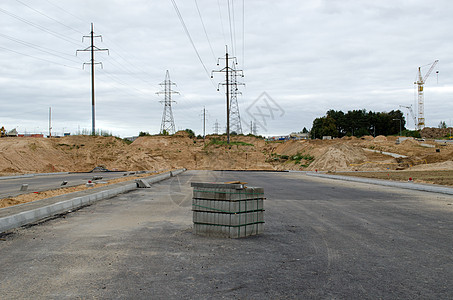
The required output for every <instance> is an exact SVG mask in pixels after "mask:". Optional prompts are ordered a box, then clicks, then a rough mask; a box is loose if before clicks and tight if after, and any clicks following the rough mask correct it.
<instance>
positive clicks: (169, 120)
mask: <svg viewBox="0 0 453 300" xmlns="http://www.w3.org/2000/svg"><path fill="white" fill-rule="evenodd" d="M159 85H161V86H163V87H164V90H163V91H160V92H157V93H156V94H164V100H163V101H160V103H163V104H164V113H163V114H162V123H161V126H160V134H165V133H168V134H174V133H175V121H174V119H173V112H172V110H171V103H172V102H175V101H173V100H171V95H172V94H179V93H178V92H176V91H173V90H172V89H171V86H172V85H176V83H174V82H172V81H171V80H170V73H169V72H168V70H167V73H166V74H165V80H164V81H163V82H161V83H159Z"/></svg>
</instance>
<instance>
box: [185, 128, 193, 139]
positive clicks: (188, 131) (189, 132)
mask: <svg viewBox="0 0 453 300" xmlns="http://www.w3.org/2000/svg"><path fill="white" fill-rule="evenodd" d="M185 132H187V133H188V134H189V137H190V138H191V139H193V138H194V137H195V132H194V131H193V130H192V129H189V128H187V129H186V130H185Z"/></svg>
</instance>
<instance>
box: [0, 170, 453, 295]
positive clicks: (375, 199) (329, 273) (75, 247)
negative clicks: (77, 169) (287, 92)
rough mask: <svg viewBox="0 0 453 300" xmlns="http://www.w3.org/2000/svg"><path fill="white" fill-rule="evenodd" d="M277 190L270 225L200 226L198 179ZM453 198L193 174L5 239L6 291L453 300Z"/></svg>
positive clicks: (254, 175)
mask: <svg viewBox="0 0 453 300" xmlns="http://www.w3.org/2000/svg"><path fill="white" fill-rule="evenodd" d="M232 180H239V181H242V182H248V186H261V187H264V189H265V196H266V198H267V200H266V201H265V204H264V205H265V206H264V207H265V222H266V223H265V228H264V233H263V234H261V235H258V236H254V237H249V238H243V239H225V238H212V237H203V236H197V235H194V234H193V233H192V212H191V196H192V189H191V187H190V182H224V181H232ZM452 202H453V196H448V195H442V194H432V193H427V192H419V191H411V190H402V189H397V188H391V187H381V186H376V185H369V184H363V183H351V182H344V181H338V180H331V179H326V178H315V177H310V176H306V175H305V174H304V173H287V172H278V173H276V172H215V171H186V172H184V173H182V174H181V175H178V176H177V177H172V178H171V179H168V180H165V181H162V182H160V183H156V184H153V185H152V187H151V188H149V189H137V190H135V191H132V192H129V193H126V194H121V195H118V196H116V197H113V198H109V199H105V200H101V201H99V202H97V203H95V204H93V205H91V206H87V207H84V208H82V209H80V210H77V211H75V212H72V213H70V214H68V215H65V216H63V217H59V218H55V219H52V220H49V221H47V222H43V223H38V224H36V225H35V226H30V227H27V228H19V229H16V230H13V231H11V232H10V233H9V234H7V235H3V236H0V252H1V253H2V255H1V256H0V264H1V266H2V271H1V272H0V294H1V295H2V297H3V298H5V299H29V298H33V299H49V298H55V299H61V298H77V299H78V298H82V299H85V298H95V299H98V298H99V299H114V298H128V299H154V298H157V299H163V298H165V299H217V298H225V299H325V298H329V299H364V298H376V299H400V298H402V299H414V298H417V299H418V298H420V299H447V298H449V296H451V295H452V293H453V281H452V279H453V265H452V260H451V234H452V231H451V228H452V226H453V224H452V218H451V214H452V209H453V208H452V207H453V206H451V205H449V204H451V203H452Z"/></svg>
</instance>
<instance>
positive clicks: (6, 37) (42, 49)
mask: <svg viewBox="0 0 453 300" xmlns="http://www.w3.org/2000/svg"><path fill="white" fill-rule="evenodd" d="M0 37H3V38H5V39H8V40H10V41H13V42H16V43H18V44H21V45H24V46H27V47H30V48H34V49H36V50H38V51H41V52H44V53H47V54H50V55H53V56H55V57H60V58H63V59H66V60H69V61H71V62H75V63H79V62H78V61H75V60H72V59H69V58H67V57H63V56H61V55H59V54H62V55H66V56H68V57H71V58H74V56H73V55H70V54H67V53H64V52H60V51H56V50H53V49H49V48H45V47H42V46H38V45H35V44H33V43H29V42H26V41H23V40H20V39H16V38H13V37H11V36H8V35H6V34H2V33H0ZM51 51H52V52H55V53H59V54H55V53H52V52H51Z"/></svg>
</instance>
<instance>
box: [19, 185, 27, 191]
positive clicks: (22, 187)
mask: <svg viewBox="0 0 453 300" xmlns="http://www.w3.org/2000/svg"><path fill="white" fill-rule="evenodd" d="M20 190H21V191H22V192H23V191H26V190H28V184H26V183H24V184H22V185H21V187H20Z"/></svg>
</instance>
